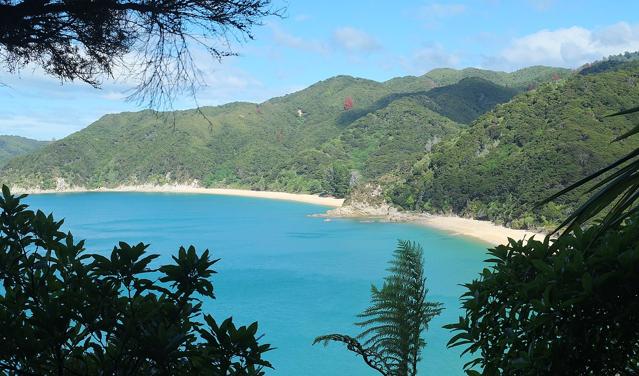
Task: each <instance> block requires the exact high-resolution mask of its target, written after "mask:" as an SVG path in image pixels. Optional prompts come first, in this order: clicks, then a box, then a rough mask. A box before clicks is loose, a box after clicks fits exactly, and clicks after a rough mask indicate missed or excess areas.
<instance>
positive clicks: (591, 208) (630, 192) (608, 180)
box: [539, 107, 639, 234]
mask: <svg viewBox="0 0 639 376" xmlns="http://www.w3.org/2000/svg"><path fill="white" fill-rule="evenodd" d="M636 112H639V107H634V108H631V109H628V110H624V111H620V112H617V113H614V114H612V115H609V116H608V117H612V116H620V115H627V114H633V113H636ZM637 133H639V125H637V126H635V127H634V128H632V129H631V130H629V131H628V132H626V133H624V134H622V135H621V136H619V137H617V138H616V139H614V140H613V142H618V141H621V140H624V139H627V138H628V137H631V136H633V135H636V134H637ZM606 174H608V175H607V176H606ZM604 176H605V178H603V179H601V180H600V181H598V182H597V183H596V184H594V185H593V186H592V187H590V189H589V190H588V193H592V194H591V196H590V197H589V199H588V200H587V201H586V202H585V203H584V204H583V205H581V206H580V207H578V208H577V209H576V210H575V211H574V212H573V213H572V214H571V215H570V216H568V218H566V220H565V221H564V222H563V223H562V224H561V225H560V226H559V227H558V228H557V230H559V229H561V228H564V227H565V230H564V234H568V233H570V232H571V231H573V230H574V229H576V228H578V227H580V226H582V225H584V224H585V223H586V222H588V221H589V220H591V219H592V218H595V217H597V216H598V215H599V214H600V213H603V212H604V211H606V210H607V213H606V214H605V216H604V217H603V219H602V222H601V225H600V226H599V227H598V229H599V232H600V233H602V232H605V231H608V230H610V229H613V228H614V227H615V226H618V225H620V224H621V223H623V221H624V220H625V219H626V218H628V217H629V216H631V215H633V214H635V213H637V212H639V207H637V205H636V202H637V200H638V199H639V148H635V149H634V150H632V151H631V152H630V153H628V154H626V155H625V156H623V157H622V158H620V159H618V160H617V161H615V162H613V163H611V164H610V165H608V166H606V167H604V168H602V169H600V170H598V171H597V172H595V173H593V174H591V175H589V176H586V177H585V178H583V179H581V180H579V181H577V182H576V183H574V184H572V185H570V186H568V187H567V188H565V189H563V190H561V191H559V192H557V193H555V194H554V195H552V196H550V197H548V198H547V199H545V200H543V201H542V202H541V203H540V204H539V205H543V204H546V203H548V202H550V201H553V200H555V199H556V198H558V197H561V196H564V195H566V194H568V193H569V192H572V191H574V190H576V189H578V188H580V187H582V186H585V185H587V184H591V183H594V182H595V181H597V179H600V178H602V177H604ZM593 192H594V193H593Z"/></svg>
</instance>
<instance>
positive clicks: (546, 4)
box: [528, 0, 555, 12]
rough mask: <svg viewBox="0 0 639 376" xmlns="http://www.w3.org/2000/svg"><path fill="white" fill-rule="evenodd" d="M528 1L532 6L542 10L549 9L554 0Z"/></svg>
mask: <svg viewBox="0 0 639 376" xmlns="http://www.w3.org/2000/svg"><path fill="white" fill-rule="evenodd" d="M528 3H530V5H532V6H533V8H535V9H537V10H538V11H542V12H543V11H546V10H548V9H550V8H551V7H552V6H553V5H554V3H555V0H528Z"/></svg>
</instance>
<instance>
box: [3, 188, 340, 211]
mask: <svg viewBox="0 0 639 376" xmlns="http://www.w3.org/2000/svg"><path fill="white" fill-rule="evenodd" d="M12 191H15V192H16V193H28V194H40V193H67V192H166V193H198V194H211V195H226V196H243V197H259V198H268V199H274V200H287V201H297V202H304V203H308V204H316V205H324V206H332V207H338V206H342V203H343V202H344V199H341V198H334V197H320V196H318V195H311V194H302V193H285V192H271V191H251V190H248V189H230V188H200V187H195V186H192V185H130V186H119V187H115V188H97V189H86V188H83V187H70V188H64V189H51V190H48V189H21V188H18V187H14V189H12Z"/></svg>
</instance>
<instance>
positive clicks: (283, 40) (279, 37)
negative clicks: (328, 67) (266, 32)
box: [269, 23, 330, 54]
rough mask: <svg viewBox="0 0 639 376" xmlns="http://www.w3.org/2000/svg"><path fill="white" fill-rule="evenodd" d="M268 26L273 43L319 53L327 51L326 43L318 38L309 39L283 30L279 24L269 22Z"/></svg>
mask: <svg viewBox="0 0 639 376" xmlns="http://www.w3.org/2000/svg"><path fill="white" fill-rule="evenodd" d="M269 27H270V29H271V33H272V34H273V40H274V41H275V43H277V44H279V45H281V46H285V47H288V48H292V49H297V50H305V51H310V52H315V53H319V54H327V53H329V52H330V51H329V48H328V46H327V45H326V43H324V42H322V41H318V40H309V39H305V38H302V37H299V36H297V35H293V34H291V33H289V32H287V31H285V30H284V29H283V28H282V27H281V26H280V25H279V24H276V23H270V24H269Z"/></svg>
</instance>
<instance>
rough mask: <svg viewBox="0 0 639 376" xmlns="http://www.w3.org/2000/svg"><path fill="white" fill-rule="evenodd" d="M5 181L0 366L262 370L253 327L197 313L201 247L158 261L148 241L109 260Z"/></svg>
mask: <svg viewBox="0 0 639 376" xmlns="http://www.w3.org/2000/svg"><path fill="white" fill-rule="evenodd" d="M24 198H25V196H24V195H22V196H14V195H12V194H11V193H10V191H9V189H8V188H7V187H6V186H3V189H2V197H1V198H0V210H1V213H0V283H2V287H1V288H0V322H2V325H0V339H1V340H2V346H0V370H1V372H2V373H3V374H29V375H75V374H84V375H98V374H112V375H120V374H127V375H130V374H136V375H140V374H145V375H151V374H153V375H155V374H162V375H175V374H189V375H191V374H192V375H210V374H214V375H238V376H240V375H247V376H248V375H262V374H263V369H264V368H265V367H270V363H269V362H268V361H266V360H265V359H264V358H263V357H262V355H263V354H264V353H265V352H267V351H269V350H270V349H271V347H270V346H269V345H268V344H263V343H260V342H259V338H260V336H259V335H258V334H257V330H258V327H257V323H253V324H251V325H249V326H239V327H238V326H236V325H235V323H234V322H233V320H232V319H231V318H228V319H224V320H219V319H217V320H216V319H215V318H214V317H213V316H211V315H210V314H208V313H206V312H203V311H202V303H203V301H204V300H210V299H214V298H215V294H214V290H213V284H212V283H211V281H210V279H211V277H212V275H213V273H215V271H214V270H213V269H212V266H213V265H214V264H215V263H217V262H218V261H219V260H217V259H212V258H211V254H210V253H209V251H208V250H205V251H204V252H201V253H198V252H197V251H196V250H195V248H194V247H192V246H191V247H188V248H183V247H181V248H180V249H179V250H178V252H177V253H176V255H175V256H173V263H170V264H166V265H158V264H157V262H155V261H154V260H155V259H156V258H157V257H158V255H157V254H148V253H147V248H148V247H149V246H148V245H147V244H143V243H138V244H135V245H130V244H127V243H124V242H120V243H119V244H118V245H116V246H115V247H113V250H112V251H111V253H110V254H109V255H107V256H105V255H103V254H99V253H89V252H88V251H87V250H86V249H85V246H84V241H77V240H76V239H74V237H73V235H72V234H71V233H70V232H67V233H65V232H62V231H61V229H60V228H61V226H62V224H63V221H58V220H55V219H54V218H53V216H52V215H48V216H47V215H45V214H44V213H42V212H41V211H36V212H34V211H32V210H30V209H29V207H28V206H27V205H25V204H24V202H23V199H24Z"/></svg>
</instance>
